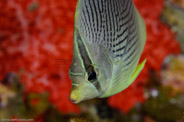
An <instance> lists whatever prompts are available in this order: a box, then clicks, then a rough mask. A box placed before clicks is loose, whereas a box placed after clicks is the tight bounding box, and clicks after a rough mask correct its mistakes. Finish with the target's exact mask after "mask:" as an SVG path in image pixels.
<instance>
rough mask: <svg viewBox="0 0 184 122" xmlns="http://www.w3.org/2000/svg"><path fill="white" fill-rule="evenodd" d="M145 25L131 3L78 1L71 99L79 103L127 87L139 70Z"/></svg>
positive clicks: (71, 75) (114, 0)
mask: <svg viewBox="0 0 184 122" xmlns="http://www.w3.org/2000/svg"><path fill="white" fill-rule="evenodd" d="M145 40H146V32H145V26H144V22H143V20H142V18H141V16H140V15H139V13H138V11H137V9H136V8H135V6H134V4H133V2H132V1H131V0H79V1H78V3H77V8H76V13H75V25H74V44H73V62H72V65H71V67H70V71H69V75H70V78H71V80H72V92H71V96H70V99H71V100H72V101H73V102H75V103H78V102H80V101H83V100H87V99H91V98H95V97H101V98H102V97H108V96H111V95H114V94H116V93H119V92H121V91H122V90H124V89H125V88H127V87H128V86H129V85H130V84H131V83H132V82H133V81H134V80H135V78H136V77H137V75H138V74H139V72H140V71H141V70H142V68H143V66H144V63H145V61H144V62H143V63H141V64H140V65H139V66H137V65H138V62H139V59H140V56H141V53H142V51H143V48H144V43H145Z"/></svg>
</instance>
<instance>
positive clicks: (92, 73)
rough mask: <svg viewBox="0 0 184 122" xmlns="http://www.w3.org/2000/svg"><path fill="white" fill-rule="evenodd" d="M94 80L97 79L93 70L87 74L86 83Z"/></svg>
mask: <svg viewBox="0 0 184 122" xmlns="http://www.w3.org/2000/svg"><path fill="white" fill-rule="evenodd" d="M96 79H97V77H96V72H95V71H94V70H90V71H89V72H88V81H94V80H96Z"/></svg>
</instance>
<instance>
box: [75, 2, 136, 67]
mask: <svg viewBox="0 0 184 122" xmlns="http://www.w3.org/2000/svg"><path fill="white" fill-rule="evenodd" d="M80 5H81V6H82V7H80V8H81V9H80V10H79V12H80V14H79V16H78V20H77V25H78V26H79V28H80V31H81V32H82V34H83V37H84V39H85V41H88V42H91V43H96V44H98V45H100V46H102V47H103V48H105V49H107V50H108V51H110V52H112V54H113V57H112V58H122V59H123V60H124V61H125V62H126V63H127V65H128V64H130V63H131V61H133V59H134V58H135V57H136V53H138V52H136V49H137V48H140V46H139V45H140V42H139V41H138V40H139V34H138V25H137V20H136V19H137V18H136V13H135V8H134V5H133V3H132V1H131V0H81V4H80Z"/></svg>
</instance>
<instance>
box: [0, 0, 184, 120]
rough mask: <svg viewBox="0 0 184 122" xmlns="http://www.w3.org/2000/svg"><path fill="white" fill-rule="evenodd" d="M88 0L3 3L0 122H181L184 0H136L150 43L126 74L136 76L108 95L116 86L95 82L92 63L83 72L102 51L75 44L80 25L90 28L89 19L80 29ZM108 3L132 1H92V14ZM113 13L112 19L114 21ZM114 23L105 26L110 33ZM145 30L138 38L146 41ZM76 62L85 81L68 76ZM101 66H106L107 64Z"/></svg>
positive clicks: (183, 113)
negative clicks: (83, 70)
mask: <svg viewBox="0 0 184 122" xmlns="http://www.w3.org/2000/svg"><path fill="white" fill-rule="evenodd" d="M84 1H89V0H0V122H184V0H147V1H146V0H132V2H133V4H134V5H135V6H133V7H134V8H135V7H136V8H137V10H138V11H139V13H140V15H141V16H142V19H143V20H144V22H143V21H142V22H143V23H141V24H140V23H137V24H138V26H136V27H139V28H144V25H145V28H146V35H145V38H146V41H145V44H144V43H142V42H141V43H140V44H141V45H142V47H143V48H142V52H141V51H140V56H138V57H136V58H133V59H132V60H135V59H137V63H138V62H139V63H138V64H141V65H138V67H137V68H136V67H135V66H137V64H136V65H135V66H132V67H133V68H132V69H133V70H132V69H131V66H130V67H128V66H127V67H128V68H127V69H126V71H127V72H128V71H129V70H130V71H129V72H128V73H127V75H124V77H123V78H122V79H125V77H126V76H127V77H128V75H130V74H131V75H130V76H129V78H126V79H127V80H125V81H122V82H128V83H127V84H128V85H126V86H125V87H123V86H122V87H123V88H122V89H121V90H118V89H119V87H117V86H118V85H117V86H116V87H114V88H113V90H109V89H108V88H106V87H105V86H111V85H110V82H105V83H102V81H103V80H102V81H96V80H97V79H98V78H96V77H98V72H94V71H96V69H95V67H96V66H95V64H92V63H91V64H90V66H91V67H90V68H89V67H87V68H86V65H87V63H89V62H93V61H95V60H97V59H95V58H94V60H93V57H91V56H93V55H94V56H95V54H96V55H98V54H97V53H98V51H97V48H95V49H94V51H96V52H97V53H95V54H93V53H91V52H90V50H91V48H89V49H88V43H86V42H85V41H84V40H83V38H84V35H85V34H84V35H83V36H81V37H80V39H79V40H82V41H79V42H75V41H74V40H75V38H77V39H78V33H79V32H78V30H79V31H80V32H81V30H82V29H81V28H80V27H82V25H84V27H87V26H89V25H88V24H89V23H87V24H85V21H84V24H83V23H82V24H81V25H80V26H79V25H78V23H79V21H78V18H79V17H78V16H81V17H82V15H81V13H82V12H80V10H82V7H84V5H85V4H83V3H85V2H84ZM92 1H93V2H94V3H93V2H92ZM107 1H108V2H109V3H111V2H112V1H115V3H116V4H120V3H118V2H121V1H127V0H117V1H116V0H105V1H104V0H90V2H89V3H91V4H93V7H94V8H91V10H92V13H95V12H94V11H95V10H98V7H99V10H100V7H102V8H103V2H104V3H105V2H107ZM129 1H131V0H129ZM98 2H99V3H98ZM108 2H107V3H108ZM86 3H87V2H86ZM101 3H102V6H100V4H101ZM112 3H113V2H112ZM127 3H128V2H127ZM133 4H131V2H130V3H129V4H127V5H125V8H126V9H127V10H130V11H134V10H135V9H134V8H133V7H130V6H131V5H133ZM76 5H78V9H76ZM95 5H97V6H95ZM98 5H99V6H98ZM110 5H111V4H109V6H110ZM86 6H88V7H91V6H90V5H88V4H87V5H86ZM112 6H113V4H112ZM112 8H113V7H112ZM84 9H86V8H84ZM86 10H88V9H86ZM93 10H94V11H93ZM113 10H114V11H115V10H118V9H117V8H114V9H111V7H110V9H108V10H107V11H108V12H109V13H111V14H112V13H113ZM125 11H126V10H125ZM136 12H137V11H136ZM136 12H135V13H136ZM87 13H88V14H89V13H90V12H89V11H87ZM87 13H84V15H87ZM137 14H138V13H136V14H135V15H137ZM111 16H112V18H111V19H108V18H107V20H108V21H111V20H112V21H113V20H115V18H114V19H113V14H112V15H110V16H109V17H111ZM127 16H128V17H129V15H128V14H127ZM90 17H91V16H90ZM99 17H101V16H99ZM137 17H139V16H137ZM96 18H97V17H96V16H95V17H92V18H91V19H92V20H93V21H94V20H95V19H96ZM134 18H135V17H134ZM84 19H86V18H84ZM125 19H126V18H125ZM86 20H90V19H89V18H88V17H87V19H86ZM102 20H103V19H102ZM138 20H139V19H138ZM80 22H83V21H82V20H81V21H80ZM103 22H105V20H103ZM135 22H137V21H135ZM74 23H75V27H74ZM94 23H95V22H94ZM111 24H112V23H111V22H110V24H107V25H109V26H110V27H109V28H111V26H112V25H111ZM124 24H125V23H124ZM126 24H127V23H126ZM126 24H125V25H126ZM94 25H95V24H94ZM94 25H91V26H94ZM96 25H100V23H96ZM127 26H128V24H127ZM113 27H115V25H114V26H112V28H113ZM91 28H92V27H91ZM107 28H108V27H107ZM112 28H111V29H112ZM80 29H81V30H80ZM85 29H86V28H84V30H85ZM95 29H97V30H98V28H94V30H95ZM140 30H141V31H143V30H144V29H143V30H142V29H140ZM140 30H139V31H137V32H138V33H140V35H139V36H138V38H141V37H142V35H141V32H140ZM85 31H86V33H87V31H90V28H87V29H86V30H85ZM85 31H84V32H85ZM100 32H102V31H98V34H99V33H100ZM79 34H80V33H79ZM89 35H90V34H89ZM94 35H95V34H94ZM136 35H137V34H136ZM106 36H108V34H107V35H106ZM106 36H104V38H105V37H106ZM108 39H109V38H107V40H105V41H108ZM116 41H117V40H116ZM110 43H111V42H110V41H108V43H107V47H108V49H109V50H111V48H109V46H108V44H109V45H111V44H110ZM75 45H78V48H79V50H77V49H78V48H77V49H76V47H74V46H75ZM86 45H87V46H86ZM97 45H98V43H97ZM116 45H117V44H116ZM104 46H105V45H104ZM73 47H74V48H73ZM81 47H83V48H81ZM94 47H95V46H94ZM137 49H138V48H135V50H137ZM73 50H74V52H73ZM117 50H118V49H117ZM77 51H78V52H79V54H77ZM102 52H103V51H102ZM135 52H139V51H135ZM89 54H90V55H91V56H90V55H89ZM84 55H85V56H84ZM86 55H87V56H86ZM100 55H102V54H100ZM107 55H108V54H107ZM109 55H111V53H110V54H109ZM75 56H76V57H75ZM77 56H78V57H79V58H80V59H81V58H82V61H81V60H79V59H78V57H77ZM103 56H104V55H103ZM116 56H117V57H118V56H119V57H120V54H118V55H116ZM112 57H113V56H112ZM90 58H91V59H90ZM139 58H140V60H139ZM83 59H84V60H83ZM104 59H105V58H104ZM106 59H108V60H111V59H112V58H111V57H109V58H106ZM145 59H146V60H145ZM112 60H115V59H112ZM117 60H119V58H118V59H117ZM75 61H81V62H82V63H81V62H80V63H81V64H84V65H82V66H81V67H84V68H86V69H91V70H90V72H87V73H85V74H86V75H87V76H89V77H88V78H86V76H85V77H82V76H81V77H79V78H78V77H77V78H75V79H74V78H73V77H74V76H75V75H76V74H75V73H73V74H72V73H71V72H70V71H71V70H73V69H72V68H71V67H73V66H76V64H75ZM98 61H99V62H100V61H102V60H98ZM103 61H104V62H103V63H102V64H103V66H105V65H106V60H103ZM135 62H136V61H135ZM142 62H143V63H142ZM111 63H113V61H112V62H111ZM144 63H145V64H144ZM97 65H98V64H97ZM99 65H101V64H99ZM127 65H128V64H127ZM108 66H109V65H107V67H108ZM113 66H114V64H113ZM125 66H126V65H123V67H125ZM139 66H140V67H142V68H140V67H139ZM114 67H116V65H115V66H114ZM114 67H113V68H114ZM105 68H106V67H105ZM118 68H119V66H117V69H118ZM110 69H111V68H110ZM74 70H76V71H79V70H81V69H80V68H78V69H74ZM104 71H105V72H106V71H107V72H112V71H111V70H109V71H108V70H104ZM118 71H119V70H117V72H115V73H114V74H116V73H118ZM99 72H100V71H99ZM130 72H131V73H130ZM71 74H72V75H74V76H71ZM111 74H112V73H111ZM125 74H126V73H125ZM118 76H121V75H118ZM107 77H108V75H107ZM109 77H110V76H109ZM73 79H74V80H76V79H78V80H82V79H85V80H86V79H87V80H89V81H90V82H89V83H90V85H91V84H93V85H91V86H90V85H89V84H88V85H89V87H87V86H81V87H82V88H83V89H80V91H79V92H78V91H77V92H75V93H72V92H73V91H76V89H77V88H78V87H77V86H78V84H77V83H78V82H77V83H76V81H73ZM132 79H133V80H132ZM129 80H132V81H131V82H129ZM104 81H109V80H104ZM79 84H80V82H79ZM104 85H105V86H104ZM119 86H120V85H119ZM76 87H77V88H76ZM99 89H100V90H99ZM107 89H108V91H107ZM116 89H117V90H116ZM101 90H102V92H99V91H101ZM115 91H118V92H115ZM84 94H85V95H86V96H85V99H84V97H83V96H84ZM91 96H92V97H91ZM82 97H83V99H82ZM99 97H100V98H99ZM79 98H80V101H78V102H77V100H78V99H79Z"/></svg>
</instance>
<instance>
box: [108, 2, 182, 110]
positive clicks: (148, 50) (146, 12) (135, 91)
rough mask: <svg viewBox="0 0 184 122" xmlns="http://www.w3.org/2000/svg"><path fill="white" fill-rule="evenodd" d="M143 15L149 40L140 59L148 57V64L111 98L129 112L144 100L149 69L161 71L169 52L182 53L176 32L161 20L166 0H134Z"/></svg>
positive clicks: (113, 104) (112, 103)
mask: <svg viewBox="0 0 184 122" xmlns="http://www.w3.org/2000/svg"><path fill="white" fill-rule="evenodd" d="M134 2H135V4H136V7H137V8H138V10H139V11H140V13H141V15H142V16H143V18H144V20H145V24H146V30H147V41H146V45H145V48H144V51H143V54H142V57H141V60H140V61H143V60H144V59H147V62H146V65H145V67H144V69H143V71H142V72H141V74H140V75H139V77H138V78H137V79H136V81H135V82H134V83H133V84H132V85H131V86H130V87H128V88H127V89H126V90H124V91H123V92H121V93H119V94H117V95H114V96H112V97H110V98H109V100H108V102H109V104H110V105H111V106H112V107H115V108H118V109H120V110H121V111H122V112H124V113H126V112H128V111H129V110H130V109H131V108H132V107H133V106H134V105H135V104H136V103H137V102H144V100H145V99H146V98H145V97H144V85H145V83H146V81H147V78H148V72H149V69H153V70H155V71H157V72H158V73H159V72H160V68H161V65H162V62H163V60H164V59H165V57H166V56H167V55H168V54H171V53H173V54H178V53H180V48H179V44H178V43H177V41H176V40H175V39H174V34H173V33H172V32H171V31H170V29H169V28H168V27H166V26H165V25H164V24H163V23H161V22H160V21H159V17H160V13H161V12H162V8H163V3H164V0H149V2H148V1H145V0H134Z"/></svg>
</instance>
